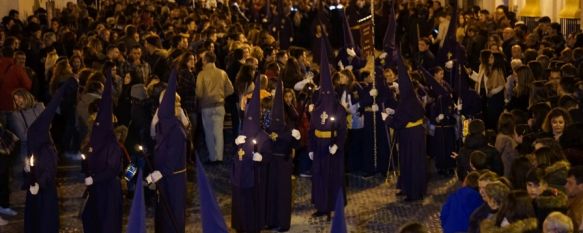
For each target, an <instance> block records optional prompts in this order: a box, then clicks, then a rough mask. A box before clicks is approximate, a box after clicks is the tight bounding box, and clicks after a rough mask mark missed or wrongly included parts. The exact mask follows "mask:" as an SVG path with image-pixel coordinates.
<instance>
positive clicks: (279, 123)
mask: <svg viewBox="0 0 583 233" xmlns="http://www.w3.org/2000/svg"><path fill="white" fill-rule="evenodd" d="M284 106H285V104H284V102H283V82H282V81H281V80H279V81H277V83H276V87H275V97H274V98H273V105H272V107H271V125H270V126H269V131H271V132H281V131H283V130H285V128H286V124H285V123H286V122H285V111H284Z"/></svg>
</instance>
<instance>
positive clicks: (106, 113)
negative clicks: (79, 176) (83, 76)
mask: <svg viewBox="0 0 583 233" xmlns="http://www.w3.org/2000/svg"><path fill="white" fill-rule="evenodd" d="M112 86H113V82H112V77H111V73H110V72H108V73H107V74H106V77H105V88H104V90H103V94H102V95H101V100H100V102H99V112H98V113H97V117H96V118H95V122H94V123H93V130H92V131H91V139H90V144H91V146H92V147H97V148H100V147H103V146H105V145H106V144H107V143H112V142H113V143H116V144H117V139H116V137H115V133H114V132H113V100H112V89H113V87H112Z"/></svg>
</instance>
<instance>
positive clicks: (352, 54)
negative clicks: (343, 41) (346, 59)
mask: <svg viewBox="0 0 583 233" xmlns="http://www.w3.org/2000/svg"><path fill="white" fill-rule="evenodd" d="M346 54H348V56H351V57H356V52H354V49H351V48H348V49H346Z"/></svg>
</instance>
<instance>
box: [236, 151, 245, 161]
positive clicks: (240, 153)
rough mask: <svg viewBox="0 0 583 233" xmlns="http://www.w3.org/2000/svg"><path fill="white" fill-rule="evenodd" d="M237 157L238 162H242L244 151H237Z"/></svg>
mask: <svg viewBox="0 0 583 233" xmlns="http://www.w3.org/2000/svg"><path fill="white" fill-rule="evenodd" d="M237 155H239V161H241V160H243V156H244V155H245V151H243V148H240V149H239V151H238V152H237Z"/></svg>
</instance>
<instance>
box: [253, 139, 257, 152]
mask: <svg viewBox="0 0 583 233" xmlns="http://www.w3.org/2000/svg"><path fill="white" fill-rule="evenodd" d="M253 153H257V140H255V139H253Z"/></svg>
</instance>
